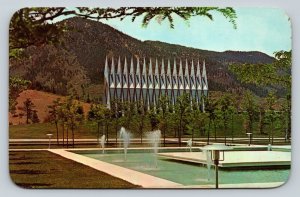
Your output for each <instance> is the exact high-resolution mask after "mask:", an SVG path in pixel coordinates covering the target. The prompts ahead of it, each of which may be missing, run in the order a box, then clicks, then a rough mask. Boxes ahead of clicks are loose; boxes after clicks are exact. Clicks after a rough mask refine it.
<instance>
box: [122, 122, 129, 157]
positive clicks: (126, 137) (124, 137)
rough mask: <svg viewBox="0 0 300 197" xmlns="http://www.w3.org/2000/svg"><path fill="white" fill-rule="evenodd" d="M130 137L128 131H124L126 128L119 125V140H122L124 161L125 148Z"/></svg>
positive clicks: (125, 155)
mask: <svg viewBox="0 0 300 197" xmlns="http://www.w3.org/2000/svg"><path fill="white" fill-rule="evenodd" d="M130 137H131V134H130V132H128V131H126V129H125V128H124V127H121V129H120V139H121V141H123V148H124V160H125V161H126V159H127V148H128V146H129V144H130Z"/></svg>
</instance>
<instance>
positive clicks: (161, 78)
mask: <svg viewBox="0 0 300 197" xmlns="http://www.w3.org/2000/svg"><path fill="white" fill-rule="evenodd" d="M165 63H166V72H165ZM184 63H185V64H184ZM184 63H183V62H182V60H181V59H180V60H179V62H176V59H174V60H173V62H172V63H171V61H170V59H168V60H167V61H164V59H162V60H161V61H160V62H159V61H158V60H157V58H156V59H155V62H152V59H151V58H150V59H149V62H146V59H145V58H144V59H143V61H142V64H143V69H142V70H141V68H140V60H139V58H136V66H135V64H134V60H133V57H132V58H131V61H130V66H129V72H128V63H127V59H126V57H125V58H124V61H123V62H121V58H120V57H119V58H118V62H117V69H116V65H115V59H114V58H113V57H112V58H111V66H109V63H108V59H107V57H106V59H105V68H104V88H105V103H106V105H107V107H108V108H111V103H112V101H114V100H119V101H121V102H125V101H129V102H138V101H142V102H143V104H144V106H146V107H147V109H150V107H156V106H157V105H158V102H159V98H160V96H163V95H166V96H168V98H169V99H170V104H171V105H175V103H176V100H177V97H178V96H180V95H182V94H184V93H186V94H189V96H190V98H191V101H192V102H196V103H197V104H198V106H199V108H200V109H202V110H204V99H203V98H204V96H207V94H208V83H207V75H206V68H205V61H203V63H202V71H201V70H200V62H199V60H198V61H197V62H196V63H194V61H193V60H192V61H191V62H188V60H185V62H184ZM153 64H155V69H154V72H153ZM178 64H179V70H178V71H177V67H178ZM183 64H184V70H185V72H183ZM171 66H173V71H171ZM189 68H190V69H189ZM191 104H192V103H191Z"/></svg>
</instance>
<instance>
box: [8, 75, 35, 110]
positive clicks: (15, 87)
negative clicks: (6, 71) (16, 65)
mask: <svg viewBox="0 0 300 197" xmlns="http://www.w3.org/2000/svg"><path fill="white" fill-rule="evenodd" d="M30 84H31V82H30V81H29V80H25V79H22V78H19V77H9V111H10V112H14V111H15V107H16V104H17V101H16V99H17V98H18V96H19V94H20V93H21V92H22V91H23V90H25V89H27V88H28V86H29V85H30Z"/></svg>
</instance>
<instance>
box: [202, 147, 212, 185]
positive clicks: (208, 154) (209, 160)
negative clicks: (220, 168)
mask: <svg viewBox="0 0 300 197" xmlns="http://www.w3.org/2000/svg"><path fill="white" fill-rule="evenodd" d="M204 154H205V155H206V167H207V180H208V181H209V180H210V178H211V174H210V169H211V164H212V160H211V154H210V151H209V150H204Z"/></svg>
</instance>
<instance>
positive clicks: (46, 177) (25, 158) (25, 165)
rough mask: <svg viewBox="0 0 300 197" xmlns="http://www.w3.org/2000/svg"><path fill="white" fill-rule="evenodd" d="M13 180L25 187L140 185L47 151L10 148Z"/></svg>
mask: <svg viewBox="0 0 300 197" xmlns="http://www.w3.org/2000/svg"><path fill="white" fill-rule="evenodd" d="M9 170H10V176H11V179H12V181H13V182H14V183H15V184H17V185H18V186H20V187H24V188H137V187H139V186H137V185H133V184H131V183H128V182H126V181H124V180H121V179H119V178H116V177H113V176H111V175H108V174H106V173H103V172H100V171H97V170H95V169H92V168H90V167H87V166H85V165H83V164H79V163H77V162H74V161H71V160H68V159H65V158H63V157H60V156H58V155H55V154H53V153H50V152H48V151H23V152H21V151H18V152H15V151H10V153H9Z"/></svg>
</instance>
